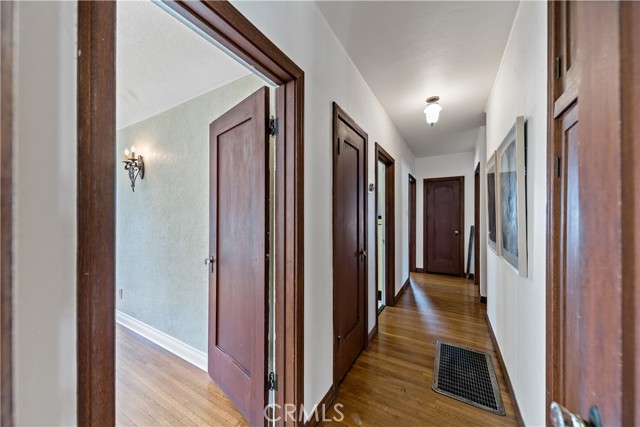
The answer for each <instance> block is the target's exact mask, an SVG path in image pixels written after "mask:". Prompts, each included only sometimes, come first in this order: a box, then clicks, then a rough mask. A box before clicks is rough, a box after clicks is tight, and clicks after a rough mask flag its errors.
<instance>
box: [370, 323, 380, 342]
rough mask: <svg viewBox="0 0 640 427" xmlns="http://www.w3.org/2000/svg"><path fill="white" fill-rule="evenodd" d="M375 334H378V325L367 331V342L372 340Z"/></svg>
mask: <svg viewBox="0 0 640 427" xmlns="http://www.w3.org/2000/svg"><path fill="white" fill-rule="evenodd" d="M376 335H378V325H376V326H374V327H373V329H372V330H371V332H369V338H368V339H367V344H368V343H370V342H371V340H373V339H374V338H375V337H376Z"/></svg>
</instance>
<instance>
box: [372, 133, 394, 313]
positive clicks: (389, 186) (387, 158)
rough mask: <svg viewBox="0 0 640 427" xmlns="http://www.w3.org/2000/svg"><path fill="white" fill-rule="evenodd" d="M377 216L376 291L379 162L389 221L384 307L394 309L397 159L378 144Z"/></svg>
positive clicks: (376, 171) (376, 236) (376, 228)
mask: <svg viewBox="0 0 640 427" xmlns="http://www.w3.org/2000/svg"><path fill="white" fill-rule="evenodd" d="M374 159H375V188H376V193H375V202H374V203H375V214H374V217H375V219H376V222H375V224H376V225H375V227H374V228H375V230H374V233H375V239H376V241H375V245H374V246H375V256H376V258H375V263H374V264H375V266H376V268H375V269H374V270H375V281H376V282H375V283H376V289H377V286H378V211H379V210H380V206H378V182H379V181H378V180H379V177H378V162H379V161H380V162H382V163H384V165H385V166H386V170H385V177H384V182H385V187H384V192H385V193H384V194H385V203H384V205H385V206H384V213H385V218H386V221H387V227H386V230H385V231H386V232H385V236H384V240H385V248H386V252H387V253H386V263H385V264H386V265H385V272H386V276H387V277H386V280H385V281H384V283H385V298H384V305H387V306H389V307H393V306H394V304H395V303H396V299H395V294H396V178H395V176H396V170H395V169H396V168H395V159H394V158H393V157H392V156H391V155H390V154H389V153H387V151H386V150H385V149H384V148H382V146H381V145H380V144H378V143H377V142H376V145H375V156H374ZM377 324H378V318H377V316H376V325H377Z"/></svg>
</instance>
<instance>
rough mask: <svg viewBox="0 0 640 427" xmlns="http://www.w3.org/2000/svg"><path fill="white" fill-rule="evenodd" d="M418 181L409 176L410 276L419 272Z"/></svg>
mask: <svg viewBox="0 0 640 427" xmlns="http://www.w3.org/2000/svg"><path fill="white" fill-rule="evenodd" d="M416 196H417V185H416V179H415V178H414V177H413V175H411V174H409V275H411V273H415V272H416V271H417V267H416V235H417V233H416V215H417V214H416V209H417V208H416Z"/></svg>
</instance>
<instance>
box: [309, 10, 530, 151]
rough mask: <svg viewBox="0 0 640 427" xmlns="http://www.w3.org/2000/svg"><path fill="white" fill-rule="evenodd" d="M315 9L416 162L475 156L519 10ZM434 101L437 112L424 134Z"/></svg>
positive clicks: (382, 142)
mask: <svg viewBox="0 0 640 427" xmlns="http://www.w3.org/2000/svg"><path fill="white" fill-rule="evenodd" d="M317 4H318V7H319V8H320V10H321V12H322V13H323V14H324V16H325V18H326V20H327V22H328V23H329V25H330V26H331V28H332V29H333V31H334V33H335V34H336V36H337V37H338V39H339V40H340V42H341V43H342V45H343V46H344V48H345V50H346V51H347V53H348V54H349V56H350V57H351V58H352V59H353V61H354V63H355V65H356V67H357V68H358V70H359V71H360V73H361V74H362V76H363V77H364V79H365V80H366V82H367V83H368V85H369V86H370V87H371V89H372V90H373V92H374V94H375V95H376V97H377V98H378V100H379V101H380V102H381V104H382V106H383V107H384V109H385V110H386V111H387V113H388V114H389V116H390V117H391V120H392V121H393V123H394V124H395V125H396V127H397V128H398V130H399V131H400V133H401V134H402V136H403V137H404V139H405V141H407V143H408V144H409V145H410V147H411V150H412V151H413V153H414V154H415V155H416V156H417V157H423V156H433V155H442V154H452V153H459V152H465V151H471V150H473V149H474V142H475V137H476V135H477V129H478V127H479V126H482V125H483V124H484V121H485V119H484V108H485V106H486V103H487V99H488V97H489V93H490V91H491V87H492V85H493V81H494V80H495V77H496V73H497V71H498V66H499V63H500V60H501V57H502V52H503V50H504V48H505V44H506V41H507V38H508V35H509V31H510V29H511V24H512V22H513V18H514V16H515V12H516V9H517V5H518V3H517V2H511V1H498V2H485V1H471V2H462V1H318V2H317ZM433 95H437V96H440V104H441V105H442V107H443V109H442V112H441V113H440V120H439V121H438V123H436V125H435V126H434V127H429V126H428V125H427V123H426V120H425V116H424V113H423V110H424V108H425V106H426V102H425V100H426V98H428V97H429V96H433ZM380 143H381V144H383V145H384V141H380Z"/></svg>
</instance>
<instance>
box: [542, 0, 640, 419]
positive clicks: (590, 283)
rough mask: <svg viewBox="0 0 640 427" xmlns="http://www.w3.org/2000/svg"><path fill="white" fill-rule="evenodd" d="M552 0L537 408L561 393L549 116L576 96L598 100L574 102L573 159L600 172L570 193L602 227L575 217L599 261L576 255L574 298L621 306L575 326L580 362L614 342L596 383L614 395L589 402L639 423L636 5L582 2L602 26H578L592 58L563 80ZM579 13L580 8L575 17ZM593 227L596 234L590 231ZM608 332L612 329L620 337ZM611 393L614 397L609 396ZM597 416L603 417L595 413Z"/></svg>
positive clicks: (556, 200) (553, 138) (557, 209)
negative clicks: (576, 152) (578, 291)
mask: <svg viewBox="0 0 640 427" xmlns="http://www.w3.org/2000/svg"><path fill="white" fill-rule="evenodd" d="M556 6H557V7H560V6H561V5H560V4H558V3H555V2H548V21H547V22H548V26H547V27H548V28H547V31H548V49H547V52H548V61H547V75H548V87H547V89H548V92H547V118H548V120H547V165H546V168H547V236H546V241H547V250H546V308H547V311H546V348H547V358H546V404H547V408H548V407H549V405H550V404H551V402H552V401H558V402H559V403H561V404H562V403H563V402H562V399H563V397H564V396H563V395H562V378H561V371H560V358H559V355H560V354H561V351H563V349H562V347H563V346H562V339H561V322H562V307H561V301H562V299H561V291H562V290H561V289H560V277H561V274H562V271H561V270H562V265H561V257H562V256H563V255H562V254H561V253H560V248H559V245H560V243H559V242H561V237H562V222H563V221H562V217H561V214H562V200H561V195H562V188H561V186H560V180H559V179H557V173H558V172H557V171H558V169H557V159H558V158H560V157H561V151H560V143H559V142H558V141H559V139H560V138H559V133H560V132H561V131H562V129H561V126H559V125H558V124H557V123H556V119H557V118H559V117H561V116H562V114H564V112H565V111H567V110H568V108H569V107H571V106H572V105H574V102H575V101H576V99H580V101H579V102H580V103H581V104H583V103H584V104H586V105H589V104H594V103H601V104H602V105H601V107H600V108H598V111H597V112H591V111H590V110H589V109H588V108H586V109H581V110H580V122H579V124H578V126H579V128H578V132H579V136H580V144H581V145H583V146H589V147H590V149H589V150H585V151H584V153H583V157H586V158H587V159H584V158H582V159H581V161H583V162H584V164H585V165H587V167H588V165H597V166H598V168H599V169H600V171H601V172H600V173H598V174H596V176H584V177H583V178H582V179H583V180H586V181H587V183H588V184H589V185H588V186H587V190H585V191H589V189H590V188H597V189H599V190H600V191H589V196H588V197H582V198H581V199H580V201H581V204H584V211H585V212H598V211H600V212H603V213H602V214H601V217H598V218H597V220H599V221H600V222H601V224H603V227H593V223H594V218H593V217H594V215H593V214H591V215H590V216H589V217H588V218H587V215H584V219H583V221H584V224H583V231H582V234H583V236H582V238H583V239H585V241H584V243H583V244H584V247H585V248H587V249H586V250H585V252H586V253H587V254H588V255H589V256H590V258H593V259H596V258H598V260H599V262H589V260H586V261H585V263H584V265H583V266H582V267H583V269H584V270H585V273H584V277H587V278H588V280H585V281H584V282H583V283H581V286H582V287H583V289H584V292H585V296H584V298H583V301H582V304H583V305H586V306H588V307H589V308H591V309H592V310H594V307H606V309H607V310H608V311H614V312H615V311H619V314H621V315H620V316H604V317H603V318H601V319H594V320H593V321H591V322H590V323H589V324H587V325H586V326H583V328H584V329H585V330H586V331H585V333H591V334H593V333H594V332H593V331H594V330H597V331H599V332H600V333H599V334H598V338H599V342H598V343H597V345H598V346H597V348H596V347H594V346H591V347H589V348H585V349H584V352H585V354H586V355H587V357H586V360H584V361H583V363H586V365H585V366H589V367H590V369H591V368H593V367H594V366H597V361H598V360H602V358H603V357H608V356H607V355H606V354H604V355H603V354H602V353H604V352H607V353H609V354H611V352H612V351H614V352H615V351H618V348H620V349H621V350H622V358H621V360H622V365H621V366H620V372H621V373H622V372H623V373H625V374H624V375H619V376H618V375H612V376H608V375H607V378H606V381H607V383H606V384H605V387H606V390H603V393H604V394H608V395H614V394H616V398H615V399H616V402H617V403H616V404H615V407H605V408H603V407H601V406H600V403H599V402H597V401H594V402H593V404H597V405H598V406H599V409H600V410H601V414H602V413H603V410H604V411H605V412H607V413H608V415H609V418H613V419H614V421H613V422H614V423H617V422H619V423H620V424H621V425H640V408H638V407H637V406H636V402H637V399H638V397H639V396H640V350H639V349H638V345H640V327H638V325H639V324H640V280H639V278H640V275H639V274H638V265H640V219H639V215H638V213H639V212H640V172H638V169H637V164H638V162H639V161H640V149H638V146H639V144H640V125H639V124H638V121H637V120H636V118H637V117H638V114H640V103H639V102H638V98H640V77H639V73H638V69H640V57H639V56H638V54H637V52H639V51H640V40H638V38H637V37H635V36H634V35H635V34H636V33H635V29H636V28H637V27H638V25H640V5H639V4H638V3H636V2H620V3H616V2H611V3H608V2H605V3H593V4H590V7H595V8H598V9H597V12H592V14H593V15H594V16H597V17H598V20H599V21H598V24H599V25H601V26H603V27H604V26H606V27H607V28H608V29H609V31H607V34H606V35H604V36H603V34H601V31H593V32H592V33H591V34H584V39H581V43H583V44H582V45H581V46H580V48H579V49H580V52H589V55H590V56H591V57H595V58H599V59H600V60H599V61H598V63H597V64H596V63H594V62H593V61H586V62H582V61H580V64H579V66H580V73H578V74H579V75H578V76H577V77H576V76H575V75H574V76H572V79H570V80H569V81H565V82H562V81H559V80H560V78H557V76H556V70H555V68H556V67H555V64H556V61H555V55H554V53H555V52H556V46H557V45H558V44H560V41H561V36H560V34H559V33H560V31H561V24H562V21H561V17H560V15H561V13H562V12H561V11H560V10H558V9H556ZM584 18H585V16H584V15H583V16H581V17H579V18H578V19H584ZM590 24H593V22H591V21H585V22H582V23H578V26H579V27H580V26H581V25H582V26H589V25H590ZM612 40H613V42H612ZM611 46H616V47H619V50H615V49H614V50H611V49H610V47H611ZM605 52H606V55H605V54H604V53H605ZM567 76H568V75H567ZM574 77H576V78H574ZM580 79H581V80H580ZM563 85H564V86H563ZM622 88H624V90H622ZM600 141H607V144H606V147H605V144H604V143H598V142H600ZM561 164H562V163H561ZM562 173H563V171H562V168H561V170H560V174H562ZM584 175H587V174H584ZM596 180H597V184H596V183H595V181H596ZM581 183H582V181H581ZM589 187H590V188H589ZM603 209H604V210H603ZM605 223H606V224H607V225H606V226H604V224H605ZM589 226H591V228H590V227H589ZM596 234H597V239H596V238H595V237H594V235H596ZM587 239H588V240H591V241H592V242H593V241H596V240H598V244H597V245H594V244H593V243H592V242H591V243H588V242H587ZM603 283H606V286H607V289H606V291H605V290H604V289H603V288H602V284H603ZM594 323H597V325H595V324H594ZM616 331H620V332H621V333H620V336H618V334H616V333H615V332H616ZM619 344H620V345H619ZM571 350H572V351H573V350H574V349H571ZM594 375H595V374H594ZM599 376H600V377H602V376H603V375H602V374H599ZM619 391H621V392H622V396H617V393H618V392H619ZM596 398H597V397H596ZM568 409H569V410H571V411H576V410H578V409H577V408H568ZM579 415H581V416H588V414H579ZM616 419H617V421H615V420H616ZM605 423H607V421H606V419H603V424H605ZM609 423H611V421H609Z"/></svg>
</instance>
